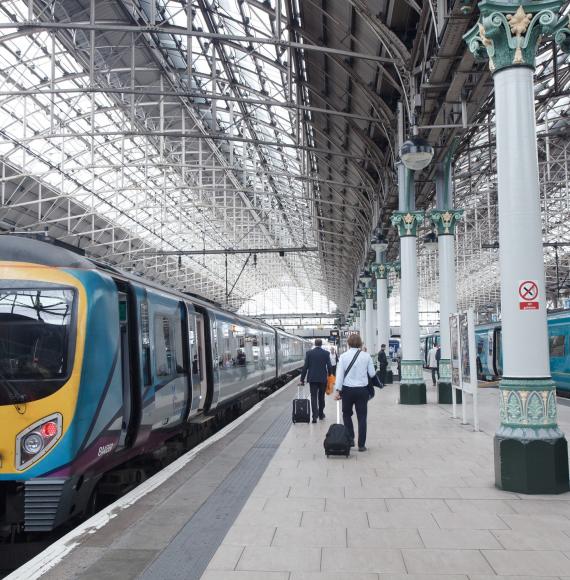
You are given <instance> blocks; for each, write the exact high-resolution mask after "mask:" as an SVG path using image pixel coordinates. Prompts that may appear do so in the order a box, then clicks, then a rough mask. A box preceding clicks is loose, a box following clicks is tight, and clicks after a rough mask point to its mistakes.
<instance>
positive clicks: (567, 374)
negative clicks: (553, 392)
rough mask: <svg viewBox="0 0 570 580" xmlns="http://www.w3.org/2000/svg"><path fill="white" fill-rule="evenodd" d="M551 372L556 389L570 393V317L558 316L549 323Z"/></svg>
mask: <svg viewBox="0 0 570 580" xmlns="http://www.w3.org/2000/svg"><path fill="white" fill-rule="evenodd" d="M548 347H549V352H550V372H551V374H552V380H553V381H554V382H555V383H556V388H557V389H559V390H561V391H565V392H567V393H568V392H570V316H568V314H565V315H558V316H556V317H553V318H551V319H550V320H549V321H548Z"/></svg>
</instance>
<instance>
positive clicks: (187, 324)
mask: <svg viewBox="0 0 570 580" xmlns="http://www.w3.org/2000/svg"><path fill="white" fill-rule="evenodd" d="M308 348H310V344H309V343H308V342H307V341H306V340H304V339H301V338H299V337H296V336H293V335H291V334H288V333H286V332H284V331H282V330H280V329H275V328H272V327H271V326H268V325H266V324H264V323H262V322H260V321H257V320H252V319H249V318H245V317H241V316H237V315H236V314H234V313H231V312H228V311H225V310H224V309H222V308H220V307H219V306H217V305H214V304H212V303H209V302H207V301H205V300H200V299H198V298H195V297H194V296H189V295H186V294H183V293H178V292H175V291H173V290H170V289H166V288H163V287H161V286H159V285H158V284H156V283H154V282H151V281H148V280H144V279H141V278H138V277H135V276H132V275H130V274H128V273H125V272H120V271H118V270H115V269H113V268H111V267H108V266H104V265H101V264H98V263H96V262H94V261H92V260H89V259H87V258H85V257H84V256H81V255H79V254H77V253H74V252H72V251H70V250H69V249H66V248H62V247H60V246H58V245H55V244H54V243H52V244H50V243H46V242H44V241H39V240H35V239H30V238H26V237H18V236H6V235H5V236H2V237H1V239H0V425H1V429H0V541H1V539H2V538H4V539H5V538H10V537H13V536H14V534H17V533H19V532H49V531H51V530H52V529H54V528H56V527H58V526H59V525H61V524H63V523H65V522H66V521H67V520H69V519H71V518H73V517H74V516H76V515H80V514H82V513H86V512H89V511H91V508H92V507H93V505H94V502H95V501H96V498H97V494H98V493H99V492H100V488H101V486H103V485H106V486H107V488H106V490H107V491H109V487H112V485H113V483H116V487H119V488H125V487H127V488H128V486H129V485H133V484H136V483H137V479H140V478H141V477H143V478H144V476H145V475H144V474H145V473H146V468H147V467H148V466H150V464H151V463H154V464H156V463H158V464H161V463H162V462H163V460H164V458H165V457H166V456H168V455H170V456H171V458H173V457H172V455H174V457H175V456H177V455H179V454H180V453H181V452H183V451H184V450H185V449H187V448H189V447H190V446H191V444H192V442H195V439H196V431H204V430H205V429H204V425H205V424H206V423H211V422H212V421H214V422H215V421H218V420H223V421H224V422H227V421H228V420H230V419H232V418H234V417H235V416H237V415H238V414H239V412H240V411H241V410H242V409H243V408H244V407H246V402H247V406H251V405H252V404H254V403H255V402H257V401H258V400H259V398H260V396H263V394H264V393H266V392H270V391H271V390H272V389H273V388H274V386H275V384H276V383H279V382H281V383H283V382H284V381H285V379H286V378H287V377H288V376H289V377H290V376H291V375H290V373H292V371H295V370H297V369H299V368H300V367H301V366H302V365H303V362H304V358H305V352H306V351H307V349H308ZM170 451H171V453H169V452H170ZM110 472H112V473H113V474H114V479H113V480H110V479H107V480H106V479H105V476H106V474H108V473H110Z"/></svg>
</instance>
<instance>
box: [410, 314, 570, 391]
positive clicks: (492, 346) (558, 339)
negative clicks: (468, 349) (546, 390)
mask: <svg viewBox="0 0 570 580" xmlns="http://www.w3.org/2000/svg"><path fill="white" fill-rule="evenodd" d="M475 343H476V346H477V375H478V377H479V379H480V380H484V381H494V380H497V379H499V378H500V377H502V376H503V348H502V347H503V341H502V332H501V323H500V322H493V323H489V324H482V325H479V326H477V328H476V329H475ZM434 344H439V333H431V334H427V335H425V336H422V338H421V350H422V357H423V359H424V365H427V353H428V352H429V349H430V348H431V347H432V346H433V345H434ZM548 348H549V353H550V372H551V374H552V380H553V381H554V382H555V383H556V388H557V390H558V393H559V394H560V395H563V396H569V395H570V310H562V311H559V312H550V313H549V314H548Z"/></svg>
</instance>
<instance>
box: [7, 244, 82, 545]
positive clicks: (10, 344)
mask: <svg viewBox="0 0 570 580" xmlns="http://www.w3.org/2000/svg"><path fill="white" fill-rule="evenodd" d="M5 239H6V238H4V239H3V240H2V244H4V240H5ZM10 241H11V240H10ZM12 246H14V244H12ZM5 250H6V248H5V246H4V248H3V251H2V255H0V425H1V426H2V428H1V430H0V538H4V539H5V538H6V537H10V536H11V537H14V535H15V534H17V533H19V532H23V531H25V532H29V531H49V530H51V529H53V528H54V527H56V526H57V525H58V523H59V522H61V521H65V520H66V519H67V518H68V517H69V514H70V512H72V511H73V509H74V508H73V506H72V505H69V506H68V505H64V504H65V502H64V501H62V498H64V497H66V495H67V496H70V497H71V495H72V494H67V493H66V492H67V487H69V486H70V485H75V486H77V481H73V480H72V478H69V477H67V476H66V474H65V470H66V466H69V465H70V464H71V462H72V461H73V459H74V456H75V454H76V447H77V445H76V443H77V442H76V438H75V436H74V430H73V429H72V425H73V419H74V415H75V412H76V404H77V400H78V393H79V385H80V380H81V372H82V362H83V356H84V346H85V329H86V304H87V298H86V292H85V288H84V286H83V284H82V283H81V282H80V281H79V279H78V278H77V277H75V276H73V275H72V274H71V273H69V272H68V271H66V270H64V269H60V268H54V267H50V266H46V265H41V264H37V263H33V262H30V261H23V260H22V259H21V256H20V254H19V253H18V252H15V253H14V252H12V254H11V256H10V257H12V258H13V259H12V260H6V259H5V258H6V252H5ZM20 260H21V261H20Z"/></svg>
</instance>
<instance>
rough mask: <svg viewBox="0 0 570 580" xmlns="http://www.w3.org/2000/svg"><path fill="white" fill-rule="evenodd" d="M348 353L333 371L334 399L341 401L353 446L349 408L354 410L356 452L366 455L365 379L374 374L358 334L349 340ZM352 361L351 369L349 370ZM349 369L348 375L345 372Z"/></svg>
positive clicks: (366, 398)
mask: <svg viewBox="0 0 570 580" xmlns="http://www.w3.org/2000/svg"><path fill="white" fill-rule="evenodd" d="M348 347H349V348H348V350H347V351H346V352H344V353H343V354H341V355H340V358H339V360H338V365H337V369H336V383H335V389H336V396H335V399H336V400H339V399H342V418H343V421H344V426H345V427H346V428H347V429H348V432H349V434H350V436H351V438H352V445H354V425H353V424H352V408H353V407H355V408H356V417H357V419H358V451H366V417H367V415H368V377H370V378H372V377H373V376H374V375H375V374H376V370H375V369H374V365H373V364H372V358H371V357H370V355H369V354H368V353H367V352H364V351H363V350H361V348H362V339H361V338H360V336H359V335H358V334H351V335H350V336H349V337H348ZM352 361H354V363H353V364H352V367H350V369H349V368H348V367H349V365H350V364H351V362H352ZM347 369H348V373H347V372H346V371H347Z"/></svg>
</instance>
